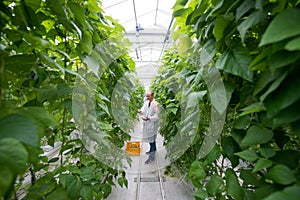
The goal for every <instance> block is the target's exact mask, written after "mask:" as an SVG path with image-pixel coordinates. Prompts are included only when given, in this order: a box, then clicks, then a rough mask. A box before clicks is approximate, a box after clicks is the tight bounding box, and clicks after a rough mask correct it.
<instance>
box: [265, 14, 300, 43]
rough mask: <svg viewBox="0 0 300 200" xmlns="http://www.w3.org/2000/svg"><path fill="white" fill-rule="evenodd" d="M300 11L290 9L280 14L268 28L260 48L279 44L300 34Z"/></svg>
mask: <svg viewBox="0 0 300 200" xmlns="http://www.w3.org/2000/svg"><path fill="white" fill-rule="evenodd" d="M299 19H300V9H299V8H288V9H286V10H284V11H283V12H281V13H280V14H278V15H277V16H276V17H275V18H274V19H273V21H272V22H271V23H270V25H269V26H268V28H267V30H266V32H265V33H264V34H263V36H262V39H261V41H260V46H263V45H266V44H270V43H274V42H278V41H281V40H284V39H287V38H290V37H293V36H296V35H299V34H300V24H299Z"/></svg>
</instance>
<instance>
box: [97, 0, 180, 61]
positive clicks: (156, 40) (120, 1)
mask: <svg viewBox="0 0 300 200" xmlns="http://www.w3.org/2000/svg"><path fill="white" fill-rule="evenodd" d="M174 4H175V0H156V1H155V0H103V1H102V5H103V9H104V11H105V13H106V15H110V16H112V17H113V18H114V19H117V20H119V23H120V24H121V25H122V26H124V28H125V30H126V34H125V36H126V38H128V39H129V40H130V41H131V43H132V47H131V49H130V55H131V56H132V58H133V59H134V61H135V62H136V64H137V65H144V64H146V63H153V64H158V63H159V60H160V58H161V57H162V55H163V52H164V50H165V49H166V48H168V47H170V46H171V44H172V38H171V37H170V34H171V33H170V27H171V25H172V23H173V19H172V7H173V5H174Z"/></svg>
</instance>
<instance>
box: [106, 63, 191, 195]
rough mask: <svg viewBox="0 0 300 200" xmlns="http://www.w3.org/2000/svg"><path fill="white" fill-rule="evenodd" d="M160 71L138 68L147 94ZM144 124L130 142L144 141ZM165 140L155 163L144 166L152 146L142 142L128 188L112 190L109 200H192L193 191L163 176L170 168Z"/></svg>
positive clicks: (139, 123) (159, 139) (153, 67)
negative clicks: (168, 167)
mask: <svg viewBox="0 0 300 200" xmlns="http://www.w3.org/2000/svg"><path fill="white" fill-rule="evenodd" d="M157 69H158V67H157V66H156V65H152V64H148V65H144V66H141V67H137V76H138V78H139V79H140V80H141V82H142V84H143V85H144V86H145V89H146V90H147V89H148V88H149V86H150V82H151V79H152V78H153V77H154V76H155V75H156V74H157ZM142 129H143V124H142V120H140V121H136V122H135V124H134V130H133V131H132V133H131V141H141V138H142ZM163 141H164V138H163V137H162V136H160V135H158V137H157V152H156V159H155V161H154V162H152V163H150V164H148V165H145V163H144V162H145V161H146V160H147V158H148V155H146V154H145V152H146V151H148V150H149V144H148V143H145V142H141V153H140V155H139V156H131V158H132V164H131V166H127V168H126V170H125V171H126V178H127V180H128V188H122V187H120V186H119V185H118V184H116V187H115V188H113V190H112V193H111V195H110V196H109V197H108V199H109V200H123V199H124V200H139V199H140V200H148V199H149V200H150V199H151V200H190V199H191V200H192V199H194V197H193V195H192V193H193V190H192V188H191V186H190V185H188V184H187V183H185V182H184V181H182V180H180V179H177V178H172V177H168V176H166V175H164V167H165V166H167V165H168V160H166V158H165V156H166V150H165V148H164V147H163Z"/></svg>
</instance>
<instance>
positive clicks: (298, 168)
mask: <svg viewBox="0 0 300 200" xmlns="http://www.w3.org/2000/svg"><path fill="white" fill-rule="evenodd" d="M299 5H300V2H299V1H297V0H283V1H279V0H245V1H244V0H243V1H242V0H226V1H225V0H215V1H209V0H177V1H176V4H175V5H174V8H173V9H174V10H173V16H174V18H175V19H176V22H175V25H174V33H173V39H174V40H175V42H176V46H175V48H174V49H170V50H169V51H168V52H167V53H166V54H165V56H164V58H163V61H162V66H161V67H160V70H159V75H158V76H157V77H156V78H155V79H154V80H153V84H152V89H153V90H154V91H155V93H156V99H157V100H158V102H159V103H160V104H161V106H162V108H163V109H162V110H164V115H165V116H164V117H163V120H162V128H161V134H162V135H163V136H164V138H165V146H166V148H167V150H168V154H169V159H170V160H171V161H172V165H171V167H170V168H169V169H170V170H169V173H172V170H173V169H175V168H177V169H179V170H181V172H182V173H183V174H186V176H187V177H188V180H189V181H191V183H192V184H193V186H194V188H195V192H194V193H193V194H194V197H195V198H196V199H251V200H253V199H266V200H269V199H272V200H277V199H278V200H279V199H298V198H299V197H298V196H299V191H300V183H299V180H300V162H299V160H300V140H299V137H300V132H299V130H300V129H299V124H300V121H299V117H300V115H299V111H300V110H299V108H300V106H299V102H300V96H299V95H300V91H299V88H300V82H299V74H300V71H299V61H300V46H299V44H300V43H299V41H300V40H299V39H300V25H299V22H298V20H299V17H300V8H299ZM221 83H222V84H221ZM186 86H188V87H186ZM193 96H195V98H192V97H193ZM189 99H193V100H196V103H195V101H191V100H189ZM195 104H197V106H195ZM196 107H198V109H193V110H191V109H190V108H196ZM225 107H226V110H224V108H225ZM183 115H184V117H183ZM223 116H224V118H223ZM189 117H190V118H189ZM225 118H226V119H225ZM197 119H199V120H197ZM219 130H221V131H220V132H218V131H219ZM174 138H175V139H176V140H180V139H182V141H185V140H189V141H188V143H189V147H185V146H184V147H182V146H180V145H177V146H174V145H173V143H174ZM174 167H175V168H174Z"/></svg>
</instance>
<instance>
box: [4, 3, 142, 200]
mask: <svg viewBox="0 0 300 200" xmlns="http://www.w3.org/2000/svg"><path fill="white" fill-rule="evenodd" d="M0 15H1V17H0V24H1V26H0V27H1V29H0V37H1V43H0V167H1V172H0V197H1V199H18V198H22V199H103V198H105V197H107V196H108V195H109V194H110V192H111V188H112V186H113V185H115V184H116V183H118V184H119V185H121V186H127V180H126V179H125V172H124V171H123V170H121V167H119V168H118V167H115V166H114V167H112V166H109V165H107V164H106V163H104V162H102V160H101V159H100V157H99V156H97V155H98V154H99V155H100V154H101V152H99V149H96V150H95V152H92V151H88V150H89V149H88V147H87V145H88V144H89V142H86V141H90V142H95V143H96V144H97V145H98V146H103V145H106V143H110V144H111V145H106V146H105V147H106V149H107V148H112V146H116V147H118V148H121V147H122V146H123V145H124V141H126V140H128V139H129V138H130V136H129V131H130V129H131V128H132V127H130V126H129V127H126V128H124V129H121V128H120V126H119V125H118V123H117V122H116V121H115V120H114V116H113V113H112V108H111V106H112V102H111V99H112V94H113V91H114V87H115V85H116V84H117V82H118V80H119V79H121V78H122V77H125V78H126V80H128V81H129V80H130V84H131V88H132V93H131V94H123V95H124V96H123V97H124V98H125V97H126V98H127V99H130V100H131V102H130V103H129V107H130V109H129V114H128V115H127V117H128V121H132V120H134V119H135V117H136V112H135V111H136V109H137V108H139V107H140V106H141V105H140V104H139V102H141V101H140V100H141V99H142V98H143V93H144V91H143V87H142V86H140V84H139V82H138V80H136V79H135V78H134V76H132V75H130V73H134V70H135V65H134V62H133V60H132V59H131V58H130V57H129V55H128V51H127V46H126V44H127V42H126V41H125V40H124V37H123V34H124V29H123V27H122V26H121V25H120V24H118V23H117V22H116V21H115V20H114V19H112V18H111V17H109V16H105V13H104V11H103V10H102V7H101V4H100V3H99V2H98V1H96V0H88V1H87V0H84V1H77V0H68V1H64V0H46V1H43V0H17V1H12V0H4V1H1V2H0ZM75 88H76V89H77V90H76V91H74V89H75ZM84 88H93V89H94V90H93V91H92V92H91V91H90V90H84ZM74 94H76V95H77V96H76V95H74ZM74 96H75V97H76V98H77V99H75V100H74V98H75V97H74ZM78 99H79V100H82V102H83V101H85V102H87V101H88V100H90V99H94V102H93V107H92V110H93V111H94V113H95V114H93V115H91V114H90V113H87V112H85V111H84V110H81V114H82V115H85V116H86V120H87V121H81V122H79V121H76V120H78V119H81V118H76V116H75V115H77V114H78V111H79V109H81V108H84V107H85V106H86V105H89V104H85V103H83V104H81V107H80V106H78V105H77V107H76V100H78ZM79 100H78V101H79ZM78 101H77V102H78ZM89 109H90V108H89ZM91 122H95V123H94V124H92V123H91ZM79 125H80V126H79ZM82 126H93V129H88V130H89V131H93V136H94V137H91V136H92V135H90V134H89V133H87V132H84V131H85V130H87V129H85V128H83V127H82ZM99 138H101V139H99ZM45 144H47V145H49V146H52V147H53V149H54V150H55V149H57V154H54V155H52V157H51V158H48V154H47V153H45V152H44V151H43V149H42V147H44V146H45ZM97 145H94V146H97ZM121 164H122V162H121V161H118V162H117V163H116V166H121ZM28 177H30V178H29V179H30V180H28ZM26 183H29V184H26Z"/></svg>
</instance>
